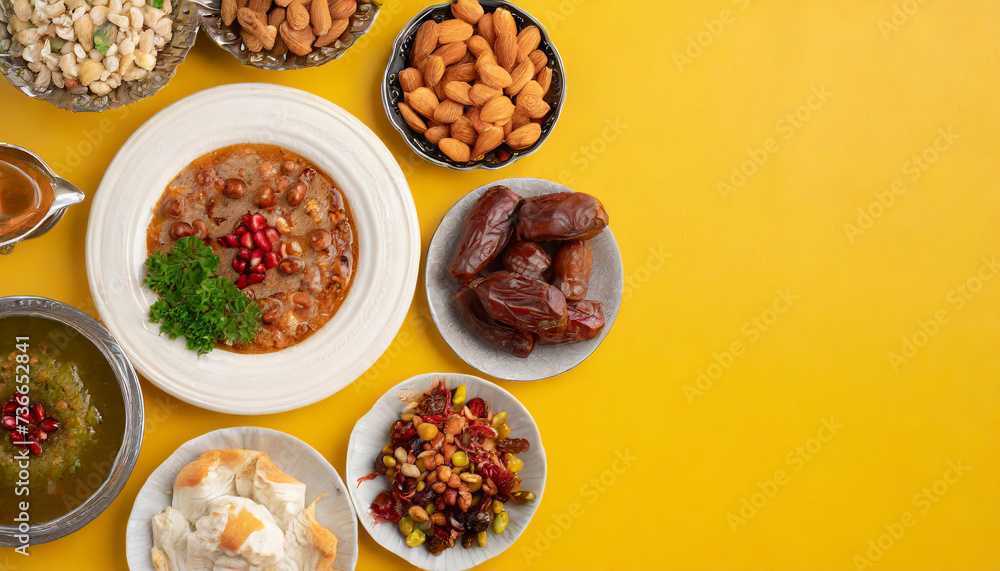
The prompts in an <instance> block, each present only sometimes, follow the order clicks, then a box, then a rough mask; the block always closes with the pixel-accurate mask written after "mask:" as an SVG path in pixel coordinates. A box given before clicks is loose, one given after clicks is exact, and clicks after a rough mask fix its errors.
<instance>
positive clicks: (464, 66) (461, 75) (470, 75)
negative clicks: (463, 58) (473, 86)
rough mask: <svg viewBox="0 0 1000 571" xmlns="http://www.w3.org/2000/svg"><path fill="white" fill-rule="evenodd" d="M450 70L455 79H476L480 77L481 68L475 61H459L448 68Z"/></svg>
mask: <svg viewBox="0 0 1000 571" xmlns="http://www.w3.org/2000/svg"><path fill="white" fill-rule="evenodd" d="M446 72H450V74H451V78H452V79H453V80H455V81H475V79H476V78H477V77H479V70H477V69H476V64H474V63H459V64H455V65H453V66H451V67H450V68H448V69H447V70H446Z"/></svg>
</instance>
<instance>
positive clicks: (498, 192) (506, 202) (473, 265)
mask: <svg viewBox="0 0 1000 571" xmlns="http://www.w3.org/2000/svg"><path fill="white" fill-rule="evenodd" d="M520 201H521V197H520V196H519V195H518V194H517V193H515V192H514V191H512V190H511V189H509V188H507V187H505V186H494V187H492V188H490V189H488V190H487V191H486V192H485V193H483V195H482V196H481V197H479V200H477V201H476V203H475V204H474V205H473V206H472V210H471V211H470V212H469V217H468V218H467V219H466V220H465V226H464V227H463V228H462V236H461V238H460V239H459V242H458V247H457V248H456V249H455V254H454V256H453V257H452V259H451V263H450V264H449V265H448V270H449V271H450V272H451V275H452V276H454V277H455V279H457V280H459V281H462V282H465V281H469V280H471V279H472V278H474V277H476V276H477V275H479V272H481V271H483V269H485V268H486V266H488V265H489V264H490V262H492V261H493V259H494V258H496V257H497V255H498V254H499V253H500V251H501V250H503V247H504V246H505V245H507V241H508V240H509V239H510V235H511V233H512V232H513V230H514V212H515V210H516V209H517V205H518V203H519V202H520Z"/></svg>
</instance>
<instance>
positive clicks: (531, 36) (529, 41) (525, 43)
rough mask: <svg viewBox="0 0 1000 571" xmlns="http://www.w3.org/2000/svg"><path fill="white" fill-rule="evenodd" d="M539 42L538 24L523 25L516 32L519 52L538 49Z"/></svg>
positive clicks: (540, 40) (540, 41) (527, 52)
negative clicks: (522, 27) (521, 28)
mask: <svg viewBox="0 0 1000 571" xmlns="http://www.w3.org/2000/svg"><path fill="white" fill-rule="evenodd" d="M540 43H542V33H541V32H539V31H538V26H525V27H524V29H523V30H521V31H520V32H518V34H517V46H518V47H519V48H521V53H525V54H530V53H531V52H533V51H535V50H536V49H538V44H540Z"/></svg>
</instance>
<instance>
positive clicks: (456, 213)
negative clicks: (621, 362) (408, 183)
mask: <svg viewBox="0 0 1000 571" xmlns="http://www.w3.org/2000/svg"><path fill="white" fill-rule="evenodd" d="M497 185H502V186H506V187H507V188H509V189H511V190H513V191H514V192H516V193H518V194H519V195H521V196H522V197H524V198H528V197H530V196H540V195H543V194H552V193H555V192H573V190H572V189H570V188H567V187H565V186H563V185H561V184H557V183H554V182H551V181H547V180H543V179H540V178H524V177H522V178H506V179H503V180H498V181H496V182H491V183H489V184H484V185H483V186H481V187H479V188H477V189H476V190H473V191H472V192H470V193H469V194H467V195H465V196H464V197H462V199H460V200H459V201H458V202H456V203H455V205H454V206H452V207H451V210H449V211H448V213H447V214H445V215H444V218H442V219H441V224H440V225H439V226H438V229H437V231H436V232H434V237H433V238H431V244H430V246H428V248H427V268H426V270H425V272H426V273H425V276H424V277H425V280H424V281H425V287H426V289H427V302H428V304H429V305H430V309H431V316H432V317H433V318H434V324H435V325H437V328H438V331H440V332H441V336H442V337H444V340H445V341H446V342H447V343H448V346H450V347H451V348H452V350H453V351H455V354H456V355H458V356H459V357H461V359H462V360H463V361H465V362H466V363H468V364H469V365H472V366H473V367H475V368H477V369H479V370H480V371H482V372H484V373H486V374H487V375H490V376H491V377H496V378H498V379H505V380H508V381H537V380H539V379H546V378H549V377H554V376H556V375H559V374H562V373H565V372H566V371H568V370H570V369H572V368H573V367H575V366H577V365H579V364H580V363H582V362H583V361H584V360H585V359H586V358H587V357H589V356H590V355H591V353H593V352H594V351H596V350H597V347H598V345H600V344H601V342H602V341H604V338H605V337H607V335H608V332H610V331H611V326H612V325H614V323H615V318H616V317H618V310H619V309H620V308H621V304H622V290H623V287H624V284H625V271H624V266H623V264H622V255H621V252H620V251H619V250H618V242H616V241H615V236H614V234H612V233H611V228H605V229H604V231H603V232H601V233H600V234H598V235H597V236H595V237H593V238H592V239H591V240H590V244H591V245H592V246H593V247H594V267H593V271H592V272H591V274H590V283H589V285H588V290H587V299H590V300H594V301H598V302H600V304H601V310H602V311H604V329H602V330H601V332H600V333H599V334H598V335H597V337H595V338H593V339H588V340H586V341H578V342H576V343H565V344H562V345H539V344H536V345H535V347H534V349H533V350H532V351H531V354H530V355H528V356H527V357H525V358H521V357H515V356H514V355H511V354H510V353H506V352H504V351H501V350H500V349H497V348H495V347H493V346H491V345H488V344H487V343H486V342H485V341H483V340H481V339H480V338H479V337H477V336H476V335H475V334H474V333H472V332H471V331H469V328H468V327H466V325H465V323H464V322H463V321H462V318H461V316H459V315H458V310H457V309H455V303H454V302H453V301H452V296H453V295H454V293H455V291H456V290H457V289H458V282H456V281H455V280H454V279H453V278H452V277H451V274H450V273H449V272H448V264H449V263H450V262H451V257H452V255H453V253H454V251H455V248H456V247H457V246H458V239H459V237H461V235H462V227H463V226H465V219H466V218H468V216H469V211H470V210H471V209H472V205H473V204H475V202H476V200H478V199H479V197H480V196H482V195H483V193H484V192H486V190H487V189H489V188H490V187H493V186H497ZM597 198H598V199H600V196H598V197H597ZM614 219H615V218H614V213H613V212H612V213H611V222H612V224H614Z"/></svg>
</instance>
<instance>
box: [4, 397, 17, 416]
mask: <svg viewBox="0 0 1000 571" xmlns="http://www.w3.org/2000/svg"><path fill="white" fill-rule="evenodd" d="M16 409H17V403H16V402H14V399H10V400H9V401H7V404H5V405H3V413H4V414H5V415H6V414H14V410H16Z"/></svg>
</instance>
